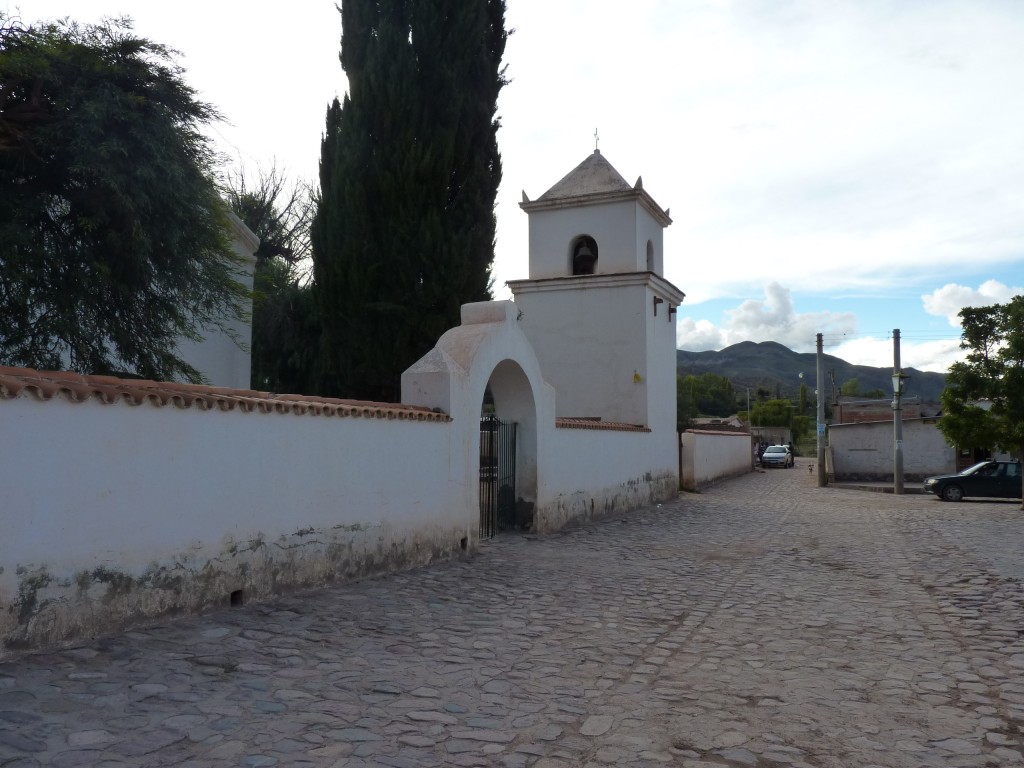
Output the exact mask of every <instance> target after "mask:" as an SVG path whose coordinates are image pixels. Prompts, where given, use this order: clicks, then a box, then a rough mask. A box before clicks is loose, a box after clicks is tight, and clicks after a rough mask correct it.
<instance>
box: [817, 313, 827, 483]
mask: <svg viewBox="0 0 1024 768" xmlns="http://www.w3.org/2000/svg"><path fill="white" fill-rule="evenodd" d="M821 348H822V340H821V334H820V333H819V334H818V358H817V364H818V365H817V368H818V370H817V377H818V384H817V389H816V391H815V394H816V395H817V400H818V414H817V416H816V417H815V420H816V422H817V423H816V427H817V432H818V487H819V488H824V487H825V390H824V387H825V358H824V356H823V354H822V351H821Z"/></svg>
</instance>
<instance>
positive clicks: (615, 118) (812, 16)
mask: <svg viewBox="0 0 1024 768" xmlns="http://www.w3.org/2000/svg"><path fill="white" fill-rule="evenodd" d="M507 1H508V14H507V26H508V27H509V28H514V29H515V32H514V34H513V35H512V36H511V38H510V39H509V44H508V47H507V49H506V57H505V61H506V64H507V66H508V71H507V74H508V76H509V78H510V79H511V83H510V84H509V85H508V86H506V87H505V89H504V91H503V93H502V97H501V100H500V103H499V111H500V114H501V119H502V126H503V127H502V130H501V133H500V134H499V145H500V149H501V152H502V157H503V161H504V182H503V184H502V188H501V190H500V192H499V199H498V226H499V230H498V251H497V260H496V264H495V277H496V288H497V294H498V296H499V297H501V298H505V297H507V296H508V291H507V289H506V288H505V287H504V282H505V281H506V280H512V279H519V278H523V277H526V276H527V274H526V266H527V255H526V244H527V219H526V214H525V213H523V212H522V211H521V210H520V209H519V205H518V204H519V200H520V199H521V192H522V191H524V190H525V191H526V193H527V194H528V195H529V196H530V198H536V197H538V196H539V195H540V194H542V193H543V192H544V191H545V190H546V189H548V188H549V187H550V186H552V185H553V184H554V183H555V182H556V181H558V180H559V179H560V178H561V177H562V176H563V175H564V174H565V173H566V172H568V171H569V170H571V169H572V168H573V167H575V166H576V165H577V164H578V163H579V162H581V161H582V160H583V159H585V158H586V156H587V155H588V154H589V153H590V152H591V151H592V150H593V148H594V144H595V138H594V133H595V131H596V132H597V134H598V136H599V141H600V149H601V151H602V153H603V154H604V155H605V157H606V158H607V159H608V160H609V161H610V162H611V163H612V164H613V165H614V166H615V167H616V168H617V169H618V170H619V172H620V173H621V174H622V175H623V176H624V177H625V178H626V179H627V180H629V181H633V180H634V179H636V177H637V176H641V175H642V176H643V179H644V188H645V189H646V190H647V191H648V192H650V193H651V194H652V195H653V196H654V198H655V199H656V200H657V201H658V202H659V203H660V204H661V205H662V207H664V208H670V209H671V215H672V218H673V220H674V223H673V224H672V226H671V227H669V229H668V230H667V231H666V237H665V248H666V258H665V262H666V267H665V271H666V277H667V278H668V279H669V280H671V281H672V282H673V283H675V284H676V285H678V286H679V287H680V288H681V289H682V290H683V291H684V292H685V293H686V295H687V298H686V301H685V302H684V304H683V307H682V308H681V311H680V313H679V318H680V321H679V346H680V348H683V349H688V350H702V349H720V348H721V347H723V346H726V345H728V344H732V343H735V342H738V341H743V340H752V341H765V340H774V341H778V342H780V343H782V344H785V345H786V346H789V347H791V348H793V349H796V350H799V351H811V350H813V348H814V338H815V334H816V333H819V332H820V333H823V334H824V336H825V343H826V351H828V352H829V353H831V354H835V355H838V356H840V357H842V358H844V359H846V360H849V361H850V362H854V363H863V364H868V365H878V366H889V365H891V364H892V359H893V350H892V341H891V335H890V334H891V331H892V329H893V328H899V329H901V335H902V337H903V344H902V360H903V364H904V366H906V367H911V366H913V367H918V368H922V369H926V370H940V371H941V370H945V368H946V366H947V365H948V363H949V362H950V361H951V360H952V359H955V357H956V355H957V354H958V350H957V346H958V339H959V327H958V325H957V316H956V315H957V312H958V311H959V309H960V308H961V307H963V306H968V305H979V304H991V303H996V302H1001V301H1005V300H1008V299H1009V298H1010V297H1012V296H1013V295H1016V294H1020V293H1024V140H1022V138H1021V137H1022V136H1024V99H1022V98H1021V96H1020V94H1022V93H1024V45H1022V44H1021V42H1020V41H1021V40H1024V3H1021V2H1019V0H732V1H730V0H632V2H630V3H628V4H624V3H621V2H610V1H609V0H507ZM0 7H3V8H6V10H7V11H8V12H10V13H20V16H21V17H22V19H23V20H24V21H26V22H30V21H33V20H36V19H40V18H54V17H59V16H71V17H72V18H75V19H78V20H81V21H94V20H96V19H98V18H99V17H100V16H103V15H119V14H126V15H129V16H131V17H132V18H133V19H135V22H136V31H137V32H138V33H140V34H142V35H144V36H147V37H150V38H152V39H154V40H156V41H159V42H162V43H165V44H167V45H170V46H172V47H174V48H177V49H178V50H179V51H181V52H182V54H183V57H182V59H181V63H182V64H184V66H185V67H186V69H187V79H188V81H189V82H190V83H191V84H192V85H193V86H194V87H196V88H197V89H198V90H199V91H200V93H201V95H202V97H203V98H205V99H206V100H207V101H210V102H212V103H213V104H215V105H217V106H218V107H219V109H220V110H221V111H222V112H223V114H224V116H225V118H226V119H227V123H226V124H224V125H221V126H220V127H219V128H218V129H217V131H216V138H217V141H218V143H219V144H220V146H221V147H222V148H223V149H224V150H225V151H226V152H227V153H228V154H230V155H231V157H232V159H233V162H235V163H240V164H245V165H247V166H248V167H250V168H253V167H256V166H264V167H266V166H269V165H270V163H271V162H273V161H275V160H276V162H277V164H278V166H279V167H281V168H283V169H285V170H286V171H287V172H289V173H290V174H291V175H292V176H293V177H303V178H310V179H312V178H315V176H316V173H317V162H318V159H319V141H320V135H321V132H322V130H323V120H324V112H325V110H326V107H327V104H328V102H329V101H330V99H331V98H333V97H334V96H335V95H341V94H343V93H344V90H345V79H344V73H343V72H342V71H341V69H340V65H339V64H338V58H337V55H338V48H339V38H340V33H341V23H340V16H339V14H338V12H337V11H336V10H335V3H334V0H291V2H289V3H286V4H280V3H252V2H243V0H205V2H198V0H176V2H174V3H165V2H153V1H152V0H18V1H16V0H0ZM626 9H628V11H627V10H626Z"/></svg>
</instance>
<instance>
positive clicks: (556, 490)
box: [537, 429, 679, 531]
mask: <svg viewBox="0 0 1024 768" xmlns="http://www.w3.org/2000/svg"><path fill="white" fill-rule="evenodd" d="M674 436H675V433H674V432H673V433H672V435H671V436H670V437H669V439H667V440H666V439H665V435H664V434H658V433H653V432H624V431H613V430H608V431H604V430H589V429H556V430H554V431H553V432H552V434H551V436H550V439H549V440H548V441H547V442H546V448H547V450H546V451H545V454H544V457H543V460H542V462H541V467H542V477H541V483H540V486H541V490H540V494H539V496H540V501H539V505H538V510H537V527H538V529H539V530H549V531H554V530H558V529H560V528H562V527H564V526H565V525H567V524H570V523H576V522H582V521H584V520H590V519H594V518H600V517H604V516H607V515H612V514H619V513H623V512H629V511H630V510H633V509H637V508H639V507H644V506H649V505H651V504H655V503H658V502H661V501H665V500H666V499H670V498H673V497H674V496H675V495H676V493H677V492H678V489H679V475H678V468H677V462H676V453H675V449H674Z"/></svg>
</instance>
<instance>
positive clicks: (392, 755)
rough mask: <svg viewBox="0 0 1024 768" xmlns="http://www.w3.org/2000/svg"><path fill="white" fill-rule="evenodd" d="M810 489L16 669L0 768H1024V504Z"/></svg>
mask: <svg viewBox="0 0 1024 768" xmlns="http://www.w3.org/2000/svg"><path fill="white" fill-rule="evenodd" d="M807 468H808V465H807V463H806V461H801V463H800V464H798V466H797V469H796V470H781V469H779V470H770V471H767V472H757V473H753V474H751V475H748V476H745V477H742V478H739V479H736V480H732V481H729V482H726V483H723V484H721V485H719V486H717V487H714V488H712V489H709V490H707V491H705V492H704V493H701V494H687V495H684V496H682V497H681V498H680V499H679V500H678V501H677V502H674V503H671V504H665V505H663V506H661V507H660V508H654V509H648V510H644V511H642V512H640V513H638V514H635V515H632V516H629V517H628V518H627V519H613V520H608V521H605V522H602V523H597V524H592V525H588V526H586V527H583V528H579V529H574V530H571V531H567V532H564V533H561V534H556V535H551V536H539V537H538V536H509V537H503V538H499V539H497V540H495V541H494V542H492V543H488V544H486V545H485V546H484V547H482V548H481V550H480V551H479V552H478V553H477V554H476V555H474V556H473V557H470V558H467V559H465V560H461V561H456V562H451V563H442V564H438V565H435V566H431V567H428V568H422V569H418V570H415V571H410V572H406V573H402V574H398V575H394V576H388V577H383V578H379V579H372V580H367V581H363V582H361V583H358V584H349V585H340V586H334V587H331V588H328V589H324V590H318V591H314V592H307V593H303V594H301V595H296V596H292V597H289V598H286V599H281V600H278V601H275V602H273V603H263V604H254V605H247V606H243V607H240V608H234V609H230V610H227V611H224V612H221V613H217V614H211V615H207V616H203V617H199V618H193V619H185V620H180V621H175V622H173V623H169V624H165V625H162V626H158V627H153V628H150V629H146V630H142V631H136V632H130V633H127V634H125V635H119V636H116V637H112V638H107V639H103V640H97V641H93V642H90V643H88V644H85V645H81V646H78V647H74V648H71V649H66V650H62V651H58V652H52V653H44V654H35V655H29V656H22V657H19V658H15V659H11V660H8V661H7V662H0V765H3V766H19V767H20V766H36V765H53V766H107V767H112V766H149V765H153V766H162V765H174V766H178V765H180V766H271V765H281V766H391V767H392V768H414V767H416V766H448V765H453V766H492V765H493V766H509V767H510V768H513V767H516V766H532V768H568V767H569V766H629V767H633V766H662V765H665V766H682V767H683V768H712V767H713V766H740V767H743V766H783V767H786V766H792V768H804V767H806V766H816V767H818V768H832V767H835V768H840V767H841V768H848V767H850V766H900V767H902V766H929V767H931V766H1003V765H1007V766H1012V765H1022V764H1024V758H1022V749H1024V748H1022V742H1024V590H1022V585H1021V582H1020V581H1019V579H1021V577H1022V576H1024V526H1022V525H1021V522H1022V519H1024V516H1022V513H1021V511H1020V509H1019V508H1018V506H1019V504H1018V503H1013V502H1011V503H1005V502H988V503H984V502H969V503H960V504H946V503H943V502H940V501H938V500H936V499H934V498H933V497H930V496H898V497H894V496H889V495H884V494H878V493H868V492H862V491H846V490H836V489H830V488H825V489H819V488H817V487H815V477H814V476H813V475H812V474H811V473H810V472H808V471H806V470H807Z"/></svg>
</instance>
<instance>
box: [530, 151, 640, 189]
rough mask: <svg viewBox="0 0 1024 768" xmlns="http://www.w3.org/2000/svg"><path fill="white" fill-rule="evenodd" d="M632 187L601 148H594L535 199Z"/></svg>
mask: <svg viewBox="0 0 1024 768" xmlns="http://www.w3.org/2000/svg"><path fill="white" fill-rule="evenodd" d="M631 189H633V187H632V186H631V185H630V184H629V182H628V181H626V180H625V179H624V178H622V175H621V174H620V173H619V172H618V171H616V170H615V169H614V168H613V167H612V164H611V163H609V162H608V161H607V160H605V159H604V155H602V154H601V150H599V149H595V150H594V152H593V154H591V155H590V156H589V157H588V158H587V159H586V160H584V161H583V162H582V163H580V164H579V165H577V166H576V167H575V168H573V169H572V170H571V171H569V173H567V174H566V175H565V176H564V177H562V180H561V181H559V182H558V183H557V184H555V186H553V187H552V188H551V189H549V190H548V191H547V192H545V193H544V194H543V195H541V196H540V197H539V198H537V201H538V202H540V201H550V200H560V199H562V198H566V197H578V196H580V195H596V194H605V193H608V192H628V191H629V190H631Z"/></svg>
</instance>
